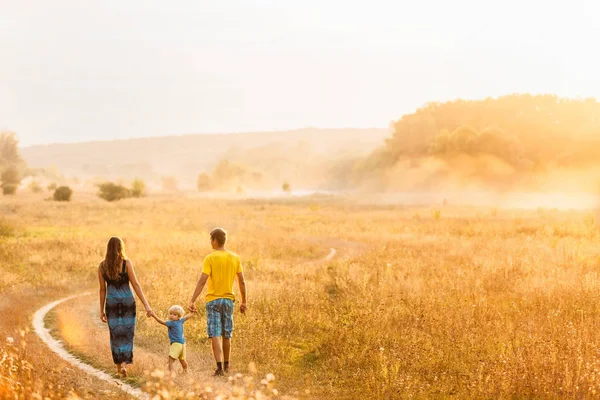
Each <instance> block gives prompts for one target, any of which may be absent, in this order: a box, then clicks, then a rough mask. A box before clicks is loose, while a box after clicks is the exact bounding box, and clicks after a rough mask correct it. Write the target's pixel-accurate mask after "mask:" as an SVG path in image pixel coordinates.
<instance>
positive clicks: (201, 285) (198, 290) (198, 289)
mask: <svg viewBox="0 0 600 400" xmlns="http://www.w3.org/2000/svg"><path fill="white" fill-rule="evenodd" d="M207 280H208V275H207V274H205V273H204V272H203V273H202V274H201V275H200V279H198V283H197V284H196V290H194V294H193V295H192V299H191V300H190V304H189V305H188V310H190V311H191V312H196V311H197V309H196V306H195V305H194V303H195V302H196V299H197V298H198V296H200V293H201V292H202V289H204V285H206V281H207Z"/></svg>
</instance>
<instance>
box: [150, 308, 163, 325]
mask: <svg viewBox="0 0 600 400" xmlns="http://www.w3.org/2000/svg"><path fill="white" fill-rule="evenodd" d="M150 315H152V317H153V318H154V319H155V320H156V322H158V323H159V324H162V325H164V326H167V323H166V322H165V321H163V320H162V319H160V318H158V315H156V313H155V312H154V311H152V313H151V314H150Z"/></svg>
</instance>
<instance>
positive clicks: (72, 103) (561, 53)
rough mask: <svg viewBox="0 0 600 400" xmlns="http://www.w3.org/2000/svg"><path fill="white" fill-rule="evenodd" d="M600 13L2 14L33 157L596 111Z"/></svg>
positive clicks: (17, 119)
mask: <svg viewBox="0 0 600 400" xmlns="http://www.w3.org/2000/svg"><path fill="white" fill-rule="evenodd" d="M598 11H599V7H598V5H597V4H595V2H593V1H573V2H570V3H568V5H567V3H566V2H560V3H559V2H547V1H528V2H520V1H505V2H502V3H498V2H487V1H484V2H482V1H474V0H460V1H452V2H446V1H433V0H432V1H422V2H410V3H407V2H393V1H389V2H388V1H385V2H384V1H380V2H366V1H364V2H347V1H346V2H342V1H307V0H304V1H285V2H267V1H255V2H252V4H248V3H247V2H242V1H219V2H196V1H180V2H177V3H171V4H167V3H165V2H159V1H143V2H142V1H136V2H133V1H131V2H120V1H104V2H95V3H88V2H85V3H83V2H80V1H74V0H72V1H69V0H61V1H53V2H44V1H19V2H12V1H1V2H0V48H1V49H2V62H0V92H1V93H2V96H0V129H8V130H12V131H15V132H17V134H18V135H19V139H20V142H21V145H22V146H28V145H33V144H42V143H54V142H83V141H90V140H111V139H117V138H130V137H148V136H165V135H171V134H184V133H208V132H244V131H265V130H284V129H294V128H301V127H308V126H316V127H321V128H327V127H336V128H346V127H386V126H387V125H388V124H389V122H390V121H391V120H395V119H398V118H399V117H400V116H401V115H403V114H405V113H408V112H413V111H414V110H415V109H416V108H417V107H419V106H421V105H422V104H423V103H425V102H428V101H445V100H450V99H454V98H467V99H470V98H485V97H488V96H499V95H502V94H506V93H514V92H529V93H533V94H535V93H555V94H557V95H559V96H569V97H573V96H578V95H581V96H583V97H587V96H593V97H596V96H597V95H598V93H600V80H598V79H597V77H596V73H597V71H598V70H599V69H600V60H599V59H598V56H597V52H595V50H594V49H595V48H596V44H595V40H596V38H598V37H600V27H599V26H598V24H597V23H596V21H595V16H596V15H598Z"/></svg>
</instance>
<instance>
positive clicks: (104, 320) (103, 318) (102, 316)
mask: <svg viewBox="0 0 600 400" xmlns="http://www.w3.org/2000/svg"><path fill="white" fill-rule="evenodd" d="M100 320H101V321H102V322H104V323H106V313H102V314H100Z"/></svg>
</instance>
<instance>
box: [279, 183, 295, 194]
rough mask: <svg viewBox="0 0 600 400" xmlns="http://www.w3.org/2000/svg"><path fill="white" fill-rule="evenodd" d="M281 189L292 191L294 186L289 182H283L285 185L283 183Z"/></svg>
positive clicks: (287, 191)
mask: <svg viewBox="0 0 600 400" xmlns="http://www.w3.org/2000/svg"><path fill="white" fill-rule="evenodd" d="M281 190H283V191H284V192H286V193H290V192H291V191H292V186H291V185H290V184H289V182H283V185H281Z"/></svg>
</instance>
